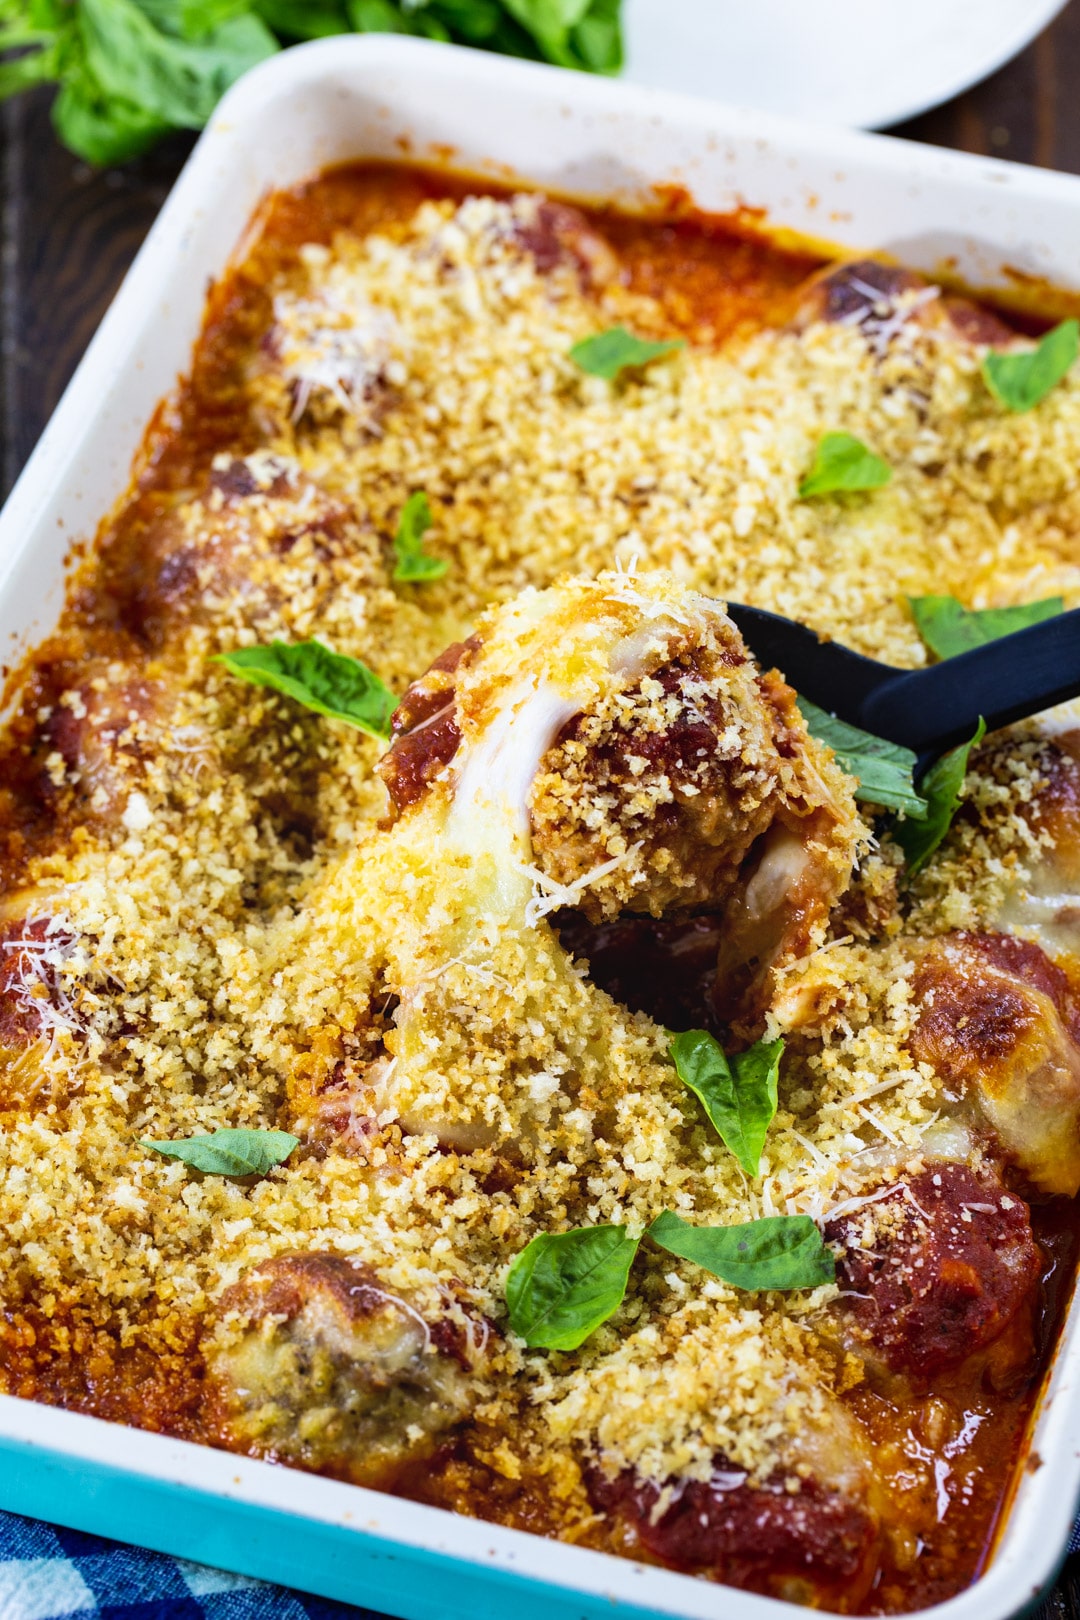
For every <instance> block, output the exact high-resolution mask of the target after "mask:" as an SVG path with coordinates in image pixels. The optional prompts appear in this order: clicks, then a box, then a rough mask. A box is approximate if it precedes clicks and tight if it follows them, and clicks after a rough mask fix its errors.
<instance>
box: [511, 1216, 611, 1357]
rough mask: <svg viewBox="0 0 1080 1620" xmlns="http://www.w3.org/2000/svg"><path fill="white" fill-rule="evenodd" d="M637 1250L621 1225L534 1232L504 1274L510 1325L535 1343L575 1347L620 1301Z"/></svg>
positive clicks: (555, 1347) (547, 1346)
mask: <svg viewBox="0 0 1080 1620" xmlns="http://www.w3.org/2000/svg"><path fill="white" fill-rule="evenodd" d="M637 1250H638V1240H637V1239H636V1238H628V1237H627V1235H626V1228H625V1227H623V1226H583V1227H579V1228H578V1229H577V1230H575V1231H571V1232H543V1233H541V1234H540V1236H539V1237H534V1238H533V1240H532V1242H531V1243H530V1244H529V1245H528V1247H527V1248H525V1249H523V1250H522V1251H521V1253H520V1254H518V1255H515V1257H514V1260H513V1262H512V1264H511V1266H510V1272H509V1275H508V1277H507V1279H506V1304H507V1307H508V1309H509V1312H510V1326H511V1328H512V1329H513V1331H514V1332H515V1333H516V1334H518V1336H519V1337H520V1338H522V1339H524V1340H525V1343H526V1344H527V1345H529V1346H531V1347H532V1348H534V1349H544V1350H576V1349H577V1347H578V1345H580V1344H583V1343H584V1342H585V1340H586V1339H587V1338H588V1337H589V1334H590V1333H593V1332H595V1330H596V1329H597V1328H598V1327H599V1326H600V1324H601V1322H606V1321H607V1319H608V1317H609V1316H611V1315H612V1314H613V1313H614V1312H615V1311H617V1310H618V1308H619V1306H620V1305H621V1304H622V1301H623V1297H624V1295H625V1294H626V1283H627V1278H628V1277H629V1275H630V1266H631V1264H632V1262H633V1259H634V1256H635V1254H636V1253H637Z"/></svg>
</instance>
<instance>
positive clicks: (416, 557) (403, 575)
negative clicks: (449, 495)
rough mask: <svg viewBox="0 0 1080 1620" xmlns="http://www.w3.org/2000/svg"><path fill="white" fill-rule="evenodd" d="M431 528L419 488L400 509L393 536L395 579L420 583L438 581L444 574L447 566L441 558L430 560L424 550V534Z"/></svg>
mask: <svg viewBox="0 0 1080 1620" xmlns="http://www.w3.org/2000/svg"><path fill="white" fill-rule="evenodd" d="M430 528H431V505H430V503H429V501H428V498H427V496H426V495H425V493H424V491H423V490H422V489H418V490H414V491H413V493H412V494H411V495H410V496H409V498H408V500H407V501H406V502H405V505H404V506H403V507H402V508H401V516H400V517H399V518H398V526H397V533H396V534H395V536H394V550H395V551H396V552H397V566H396V567H395V569H394V578H395V579H397V580H401V581H404V582H407V583H409V584H422V583H423V582H424V581H425V580H429V579H441V578H442V576H443V575H444V574H445V573H446V570H447V568H448V567H449V564H448V563H447V562H446V561H445V560H444V559H443V558H442V557H429V556H428V554H427V552H426V551H425V550H424V535H425V534H426V533H427V531H428V530H429V529H430Z"/></svg>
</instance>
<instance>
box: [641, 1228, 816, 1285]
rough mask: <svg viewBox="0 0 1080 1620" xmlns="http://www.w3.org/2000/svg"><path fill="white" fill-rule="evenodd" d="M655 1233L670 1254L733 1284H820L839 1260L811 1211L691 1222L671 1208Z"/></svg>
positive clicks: (658, 1241) (651, 1234)
mask: <svg viewBox="0 0 1080 1620" xmlns="http://www.w3.org/2000/svg"><path fill="white" fill-rule="evenodd" d="M649 1236H650V1237H651V1238H652V1240H653V1242H654V1243H658V1244H659V1245H660V1247H661V1248H662V1249H666V1250H667V1251H668V1253H669V1254H677V1255H678V1256H679V1258H680V1259H682V1260H692V1261H693V1263H694V1264H695V1265H697V1266H702V1267H703V1268H704V1270H706V1271H709V1272H711V1273H712V1275H713V1276H714V1277H719V1278H720V1279H721V1280H722V1281H723V1282H726V1283H730V1284H731V1285H732V1287H733V1288H747V1289H760V1288H781V1289H788V1288H818V1287H820V1286H821V1284H822V1283H828V1282H832V1281H833V1280H834V1279H835V1276H836V1261H835V1260H834V1258H833V1254H832V1250H831V1249H827V1248H826V1247H825V1243H824V1240H823V1239H822V1236H821V1233H820V1232H819V1230H818V1228H817V1227H816V1226H815V1225H814V1222H813V1221H812V1220H811V1219H810V1217H809V1215H764V1216H762V1218H761V1219H760V1220H758V1221H747V1222H745V1224H743V1225H741V1226H690V1225H689V1224H688V1223H687V1222H686V1221H683V1220H680V1219H679V1217H678V1215H673V1214H671V1212H670V1211H665V1212H664V1214H663V1215H658V1216H657V1218H656V1220H655V1221H653V1223H652V1225H651V1226H650V1227H649Z"/></svg>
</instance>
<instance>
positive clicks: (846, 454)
mask: <svg viewBox="0 0 1080 1620" xmlns="http://www.w3.org/2000/svg"><path fill="white" fill-rule="evenodd" d="M891 478H892V468H891V467H890V466H889V463H888V462H887V461H882V459H881V457H880V456H875V454H874V452H873V451H872V450H868V449H867V448H866V445H865V444H863V442H862V440H861V439H856V438H855V436H854V435H853V434H851V433H826V435H825V437H824V438H823V439H822V440H821V442H820V444H819V445H818V447H817V450H816V451H815V452H814V463H813V466H812V467H811V468H810V471H809V472H808V473H807V475H806V477H805V478H804V479H803V481H802V483H801V484H800V485H799V499H800V500H801V501H805V500H807V499H809V497H810V496H812V495H832V494H835V493H836V492H837V491H838V490H855V489H881V488H882V487H883V486H884V485H885V484H887V483H888V482H889V480H890V479H891Z"/></svg>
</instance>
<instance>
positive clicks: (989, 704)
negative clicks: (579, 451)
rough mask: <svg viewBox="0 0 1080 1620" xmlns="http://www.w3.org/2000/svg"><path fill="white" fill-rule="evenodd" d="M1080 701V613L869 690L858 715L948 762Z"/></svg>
mask: <svg viewBox="0 0 1080 1620" xmlns="http://www.w3.org/2000/svg"><path fill="white" fill-rule="evenodd" d="M1077 696H1080V608H1075V609H1073V611H1072V612H1071V613H1061V614H1059V615H1058V616H1057V617H1056V618H1053V619H1046V620H1044V621H1043V622H1042V623H1041V624H1033V625H1031V626H1029V628H1028V629H1026V630H1017V631H1016V632H1015V633H1014V634H1013V635H1011V636H1003V637H1002V638H1001V639H1000V640H999V641H991V642H989V643H988V644H987V645H986V646H985V647H975V648H974V649H973V650H972V651H971V652H966V653H960V654H959V655H958V656H957V657H955V658H947V659H944V660H943V661H942V662H941V663H939V664H932V665H931V666H930V667H929V668H928V669H916V670H906V671H901V670H897V671H896V672H895V673H894V674H893V675H892V676H891V678H890V679H888V680H885V681H880V682H877V683H876V684H875V685H874V686H873V687H871V688H870V689H869V690H867V689H866V688H864V689H863V692H862V694H861V702H860V703H859V705H858V709H859V712H858V713H857V714H855V713H852V712H850V710H851V704H850V702H849V703H848V704H847V705H846V707H847V708H848V709H849V713H848V714H847V715H844V718H845V719H848V718H850V719H851V720H852V721H853V723H854V724H856V725H859V726H862V727H863V729H864V730H865V731H872V732H874V734H875V735H876V736H878V737H888V738H889V739H890V741H892V742H898V743H903V744H904V746H905V747H906V748H911V749H913V750H914V751H915V753H916V754H919V755H924V756H925V755H934V754H940V753H942V752H943V751H944V750H945V749H947V748H953V747H955V746H956V744H957V743H962V742H967V741H968V739H969V738H970V737H971V736H972V734H973V732H974V730H975V727H976V725H977V724H978V720H979V716H980V715H981V716H982V717H983V719H984V720H985V721H986V729H987V731H994V730H996V729H997V727H998V726H1007V725H1011V724H1012V722H1013V721H1014V720H1023V719H1025V718H1026V717H1027V716H1028V715H1032V714H1038V713H1039V712H1040V710H1042V709H1049V708H1052V707H1053V705H1054V704H1055V703H1063V702H1065V700H1066V699H1067V698H1073V697H1077Z"/></svg>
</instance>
